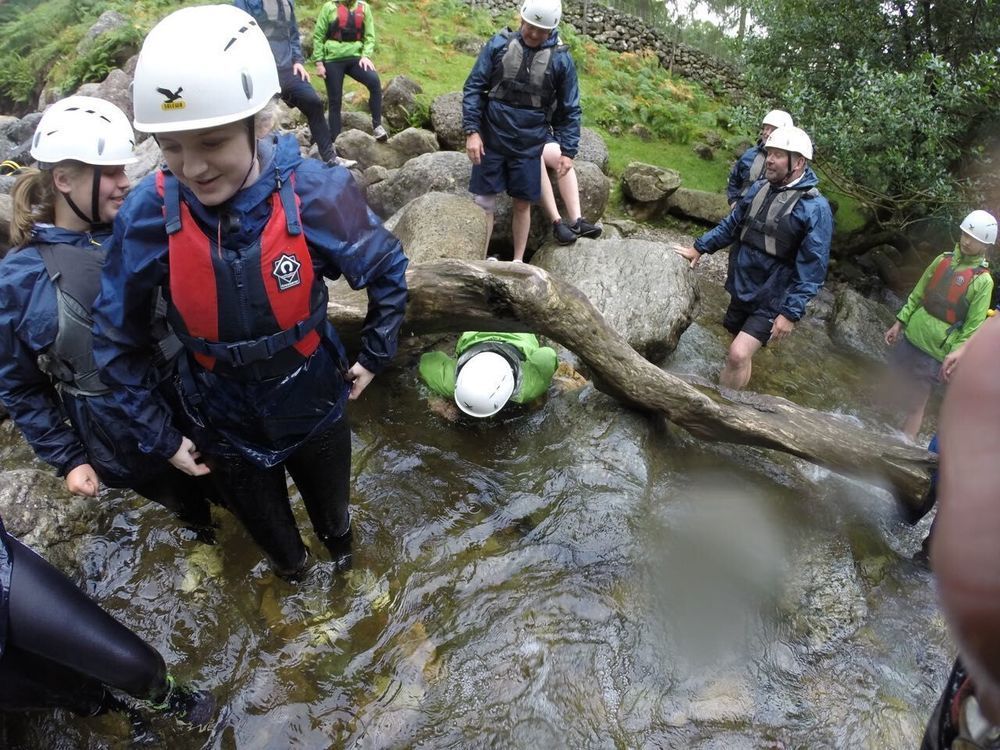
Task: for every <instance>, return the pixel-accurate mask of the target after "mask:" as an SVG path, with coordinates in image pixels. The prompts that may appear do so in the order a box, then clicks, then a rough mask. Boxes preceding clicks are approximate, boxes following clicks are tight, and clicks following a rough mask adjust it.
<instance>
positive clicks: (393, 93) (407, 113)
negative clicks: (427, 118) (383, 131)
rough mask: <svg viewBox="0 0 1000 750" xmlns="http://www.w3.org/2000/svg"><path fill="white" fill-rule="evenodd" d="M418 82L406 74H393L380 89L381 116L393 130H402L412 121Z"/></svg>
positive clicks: (420, 90) (421, 90) (419, 90)
mask: <svg viewBox="0 0 1000 750" xmlns="http://www.w3.org/2000/svg"><path fill="white" fill-rule="evenodd" d="M420 93H423V89H422V88H420V84H419V83H417V82H416V81H412V80H410V79H409V78H407V77H406V76H395V77H394V78H392V79H391V80H390V81H389V82H388V83H387V84H386V85H385V86H384V87H383V89H382V118H383V119H384V120H385V122H386V124H387V125H389V126H390V127H391V128H392V129H393V130H403V129H405V128H407V127H409V126H410V124H411V123H412V122H413V114H414V113H415V112H416V111H417V94H420Z"/></svg>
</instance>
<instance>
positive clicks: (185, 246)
mask: <svg viewBox="0 0 1000 750" xmlns="http://www.w3.org/2000/svg"><path fill="white" fill-rule="evenodd" d="M156 189H157V192H158V193H159V194H160V195H161V196H162V197H163V199H164V206H163V212H164V216H165V218H166V224H167V234H168V242H169V254H168V262H169V267H170V282H169V287H168V289H167V291H168V297H169V308H168V317H169V320H170V322H171V325H172V327H173V328H174V331H175V333H176V334H177V337H178V338H179V339H180V341H181V343H182V344H183V345H184V346H185V348H187V349H188V350H190V351H191V352H192V353H193V355H194V357H195V359H196V360H197V361H198V363H199V364H200V365H201V366H202V367H204V368H205V369H207V370H217V371H220V372H226V374H231V375H234V376H236V377H241V376H242V377H246V376H248V375H251V373H252V376H251V377H250V379H253V380H257V379H262V378H265V377H271V376H277V375H281V374H285V373H287V372H290V371H291V370H293V369H295V368H296V367H297V366H298V365H299V364H301V363H302V362H303V361H304V360H305V359H307V358H308V357H309V356H311V355H312V353H313V352H315V351H316V348H317V347H318V346H319V343H320V334H319V329H320V326H321V325H322V324H323V323H324V321H325V320H326V302H327V293H326V285H325V283H323V280H322V278H317V277H316V276H315V274H314V272H313V265H312V258H311V256H310V254H309V248H308V246H307V244H306V240H305V235H304V234H303V232H302V226H301V221H300V217H299V199H298V196H297V195H295V192H294V190H293V187H292V182H291V181H287V182H285V183H284V184H281V185H280V186H279V189H278V190H276V191H275V192H274V193H273V194H272V196H271V216H270V218H269V219H268V222H267V224H266V226H265V227H264V230H263V232H262V233H261V235H260V237H259V238H258V239H257V240H256V241H255V242H254V243H253V244H252V245H250V246H249V247H247V248H243V249H241V251H240V252H239V253H237V254H236V257H235V258H234V257H232V254H231V253H229V252H228V251H226V250H225V248H221V247H219V246H218V245H217V243H215V242H213V241H212V240H211V239H210V238H209V237H208V236H207V235H206V234H205V232H203V231H202V229H201V227H199V226H198V224H197V222H195V220H194V217H193V216H192V215H191V210H190V208H189V207H188V205H187V204H186V203H185V202H184V201H183V200H181V199H180V185H179V183H178V182H177V179H176V178H175V177H173V176H172V175H167V174H165V173H164V172H163V171H162V170H161V171H159V172H158V173H157V175H156ZM249 365H254V367H248V366H249ZM241 370H244V371H249V372H242V373H241Z"/></svg>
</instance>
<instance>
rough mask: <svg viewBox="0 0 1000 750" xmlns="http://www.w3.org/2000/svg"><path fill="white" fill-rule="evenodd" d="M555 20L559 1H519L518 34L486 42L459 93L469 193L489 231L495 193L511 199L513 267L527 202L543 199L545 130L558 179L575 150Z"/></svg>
mask: <svg viewBox="0 0 1000 750" xmlns="http://www.w3.org/2000/svg"><path fill="white" fill-rule="evenodd" d="M561 17H562V3H561V2H560V0H524V2H523V3H522V4H521V27H520V29H519V30H518V31H514V32H512V31H510V30H509V29H508V30H505V31H502V32H500V33H499V34H496V35H495V36H494V37H493V38H492V39H490V41H488V42H487V43H486V44H485V46H484V47H483V49H482V51H481V52H480V53H479V58H478V59H477V60H476V64H475V65H474V66H473V68H472V72H471V73H469V77H468V78H467V79H466V81H465V88H464V90H463V98H462V127H463V129H464V130H465V135H466V140H465V150H466V153H467V154H468V155H469V159H470V160H471V161H472V165H473V166H472V179H471V180H470V182H469V191H470V192H471V193H472V194H473V195H474V196H475V201H476V203H477V204H478V205H479V206H480V207H482V209H483V210H484V211H486V213H487V214H489V226H490V227H491V230H492V226H493V214H494V212H495V211H496V200H497V195H498V194H499V193H501V192H504V191H506V192H507V193H508V195H510V197H511V200H512V202H513V204H514V206H513V211H514V216H513V220H512V224H513V226H512V234H513V238H514V261H515V262H520V261H522V260H523V259H524V251H525V248H526V247H527V244H528V231H529V229H530V225H531V204H532V203H536V202H537V201H538V199H539V198H540V197H541V178H542V173H541V161H540V160H541V156H542V148H543V147H544V146H545V143H546V142H547V141H548V140H550V133H551V137H552V138H554V139H555V140H556V142H558V144H559V148H560V151H561V152H562V156H561V157H560V163H559V167H558V169H557V170H556V171H557V172H558V173H559V174H560V175H563V174H565V173H566V172H567V171H568V170H569V169H570V168H571V167H572V165H573V157H575V156H576V153H577V150H578V148H579V145H580V89H579V86H578V84H577V77H576V67H575V66H574V65H573V58H572V57H570V54H569V51H568V50H567V49H566V47H565V46H563V45H561V44H559V37H558V35H557V34H556V32H555V29H556V27H557V26H558V25H559V20H560V18H561ZM486 244H487V246H489V237H488V236H487V241H486Z"/></svg>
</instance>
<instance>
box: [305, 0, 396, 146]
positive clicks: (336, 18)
mask: <svg viewBox="0 0 1000 750" xmlns="http://www.w3.org/2000/svg"><path fill="white" fill-rule="evenodd" d="M374 52H375V19H374V18H372V9H371V6H370V5H369V4H368V3H366V2H364V0H355V2H353V3H352V2H350V0H336V2H334V0H330V1H329V2H327V3H324V5H323V7H322V8H320V11H319V16H317V17H316V28H315V29H314V30H313V61H314V62H315V63H316V75H318V76H319V77H320V78H322V79H324V80H325V81H326V95H327V98H328V99H329V100H330V101H329V107H330V111H329V120H330V135H331V137H332V138H333V139H334V140H336V139H337V136H338V135H340V127H341V123H340V107H341V105H342V104H343V100H344V76H345V75H348V76H350V77H351V78H353V79H354V80H355V81H357V82H358V83H360V84H361V85H363V86H364V87H365V88H366V89H368V108H369V109H370V110H371V113H372V135H374V136H375V140H378V141H385V140H387V139H388V138H389V134H388V133H387V132H386V130H385V128H384V127H382V82H381V81H380V80H379V77H378V73H377V72H376V71H375V64H374V63H373V62H372V60H371V58H372V55H373V54H374Z"/></svg>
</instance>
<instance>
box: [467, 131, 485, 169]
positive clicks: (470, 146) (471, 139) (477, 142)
mask: <svg viewBox="0 0 1000 750" xmlns="http://www.w3.org/2000/svg"><path fill="white" fill-rule="evenodd" d="M465 153H466V154H468V156H469V161H471V162H472V163H473V164H479V162H481V161H482V159H483V156H485V155H486V148H485V147H484V146H483V139H482V138H481V137H480V135H479V133H470V134H469V135H468V136H467V137H466V139H465Z"/></svg>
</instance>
